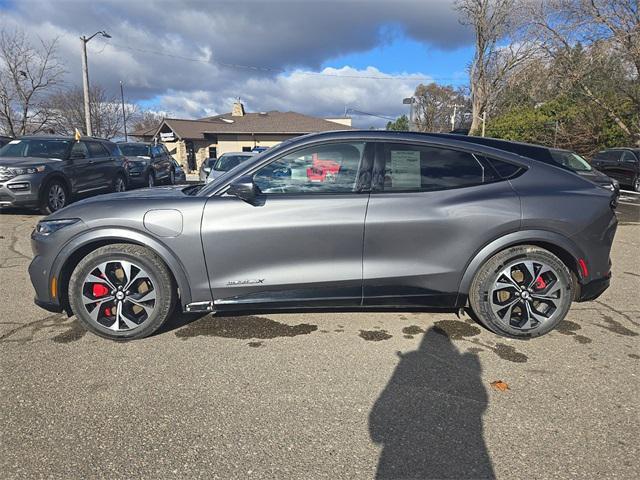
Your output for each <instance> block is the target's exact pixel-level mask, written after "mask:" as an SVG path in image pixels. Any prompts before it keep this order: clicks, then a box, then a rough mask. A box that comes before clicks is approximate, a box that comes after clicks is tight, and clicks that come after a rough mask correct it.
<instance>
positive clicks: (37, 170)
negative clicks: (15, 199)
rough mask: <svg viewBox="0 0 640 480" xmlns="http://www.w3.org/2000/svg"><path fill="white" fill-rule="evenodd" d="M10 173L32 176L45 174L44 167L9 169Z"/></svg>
mask: <svg viewBox="0 0 640 480" xmlns="http://www.w3.org/2000/svg"><path fill="white" fill-rule="evenodd" d="M8 170H9V173H11V174H13V175H15V176H16V177H17V176H18V175H31V174H33V173H41V172H44V165H38V166H37V167H25V168H9V169H8Z"/></svg>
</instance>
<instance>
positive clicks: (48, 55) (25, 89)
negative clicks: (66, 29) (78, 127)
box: [0, 30, 65, 137]
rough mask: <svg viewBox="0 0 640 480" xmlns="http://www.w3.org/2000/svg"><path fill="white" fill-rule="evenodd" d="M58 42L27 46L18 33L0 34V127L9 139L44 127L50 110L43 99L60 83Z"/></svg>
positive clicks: (5, 32)
mask: <svg viewBox="0 0 640 480" xmlns="http://www.w3.org/2000/svg"><path fill="white" fill-rule="evenodd" d="M56 46H57V39H54V40H52V41H50V42H45V41H43V40H39V43H38V45H37V46H33V45H32V44H31V43H29V42H28V41H27V39H26V37H25V35H24V32H21V31H17V30H16V31H13V32H7V31H4V30H2V31H0V128H1V129H2V130H3V131H4V133H6V134H8V135H10V136H14V137H15V136H18V135H25V134H27V133H37V132H39V131H41V130H43V129H44V128H45V126H46V125H47V123H48V121H49V119H50V111H49V109H48V108H47V103H46V97H47V96H48V95H49V94H51V93H52V92H53V91H55V89H56V88H57V87H59V86H60V85H61V84H62V82H63V75H64V73H65V71H64V68H63V66H62V63H60V61H59V60H58V58H57V57H56Z"/></svg>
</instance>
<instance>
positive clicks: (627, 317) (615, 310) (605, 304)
mask: <svg viewBox="0 0 640 480" xmlns="http://www.w3.org/2000/svg"><path fill="white" fill-rule="evenodd" d="M594 302H595V303H597V304H598V305H602V306H603V307H606V308H608V309H609V310H611V311H612V312H615V313H617V314H618V315H620V316H621V317H623V318H626V319H627V320H628V321H629V322H631V323H632V324H634V325H635V326H636V327H640V323H638V322H636V321H635V320H632V319H631V317H630V316H629V315H627V314H626V313H624V312H623V311H622V310H618V309H616V308H614V307H612V306H611V305H609V304H607V303H605V302H602V301H600V300H594Z"/></svg>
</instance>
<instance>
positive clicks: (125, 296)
mask: <svg viewBox="0 0 640 480" xmlns="http://www.w3.org/2000/svg"><path fill="white" fill-rule="evenodd" d="M69 301H70V303H71V306H72V308H73V311H74V313H75V314H76V316H77V317H78V319H79V320H80V321H81V322H82V323H83V324H84V325H85V326H86V327H87V328H88V329H89V330H91V331H93V332H95V333H97V334H98V335H102V336H103V337H108V338H114V339H132V338H141V337H145V336H147V335H150V334H151V333H152V332H153V331H155V330H156V329H157V328H158V327H160V325H162V324H163V323H164V322H165V320H166V319H167V318H168V316H169V315H170V313H171V311H172V309H173V304H174V302H175V288H174V286H173V280H172V277H171V274H170V272H169V271H168V269H167V267H166V265H165V264H164V263H163V262H162V260H161V259H160V258H159V257H158V256H157V255H156V254H155V253H153V252H151V251H150V250H148V249H147V248H145V247H142V246H139V245H127V244H118V245H107V246H105V247H101V248H99V249H97V250H95V251H94V252H92V253H90V254H89V255H88V256H87V257H85V258H84V259H82V260H81V261H80V263H79V264H78V266H77V267H76V269H75V270H74V272H73V274H72V276H71V280H70V282H69Z"/></svg>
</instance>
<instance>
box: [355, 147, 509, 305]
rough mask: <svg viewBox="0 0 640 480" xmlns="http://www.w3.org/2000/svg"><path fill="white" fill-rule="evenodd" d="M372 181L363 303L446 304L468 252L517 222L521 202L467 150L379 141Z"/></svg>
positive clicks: (452, 297) (485, 163)
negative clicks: (380, 142) (380, 143)
mask: <svg viewBox="0 0 640 480" xmlns="http://www.w3.org/2000/svg"><path fill="white" fill-rule="evenodd" d="M508 165H509V166H511V164H508ZM373 179H374V185H373V189H372V193H371V198H370V200H369V207H368V209H367V219H366V222H365V237H364V254H363V295H364V303H365V305H411V304H413V305H428V306H451V305H453V304H454V303H455V300H456V297H457V291H458V288H459V285H460V281H461V279H462V273H463V271H464V269H465V267H466V265H467V264H468V262H469V261H470V260H471V259H472V257H473V256H474V255H475V253H476V252H477V251H479V250H480V248H481V247H482V246H484V245H486V244H487V243H489V242H490V241H491V240H493V239H495V238H498V237H499V236H501V235H504V234H506V233H509V232H512V231H516V230H517V229H518V228H519V226H520V200H519V198H518V196H517V195H516V194H515V192H514V191H513V189H512V188H511V186H510V184H509V182H508V181H504V180H501V179H500V178H499V175H498V173H497V171H496V170H494V169H493V168H492V166H491V165H489V163H488V161H487V160H486V159H485V158H484V157H481V156H477V155H473V154H472V153H468V152H466V151H458V150H453V149H447V148H440V147H433V146H428V145H420V144H410V143H385V144H382V145H381V146H380V147H379V148H378V152H377V155H376V162H375V166H374V170H373Z"/></svg>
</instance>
